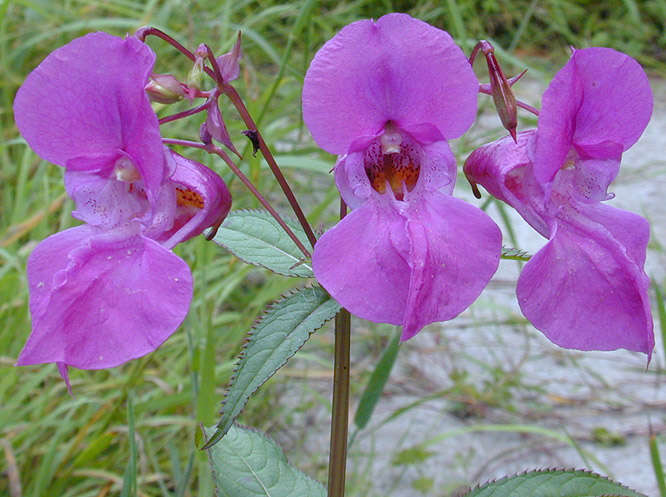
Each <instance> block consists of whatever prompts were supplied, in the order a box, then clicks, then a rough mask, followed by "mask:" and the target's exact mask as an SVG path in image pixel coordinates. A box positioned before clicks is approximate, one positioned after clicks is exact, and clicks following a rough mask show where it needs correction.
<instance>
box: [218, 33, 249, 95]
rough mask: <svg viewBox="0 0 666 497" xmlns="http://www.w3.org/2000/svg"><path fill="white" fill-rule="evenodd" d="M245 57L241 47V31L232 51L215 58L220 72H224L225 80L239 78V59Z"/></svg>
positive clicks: (223, 77)
mask: <svg viewBox="0 0 666 497" xmlns="http://www.w3.org/2000/svg"><path fill="white" fill-rule="evenodd" d="M242 57H243V49H242V47H241V32H240V31H239V32H238V37H237V38H236V43H234V47H233V48H232V49H231V51H230V52H227V53H225V54H222V55H220V56H219V57H217V58H216V59H215V60H216V61H217V65H218V66H219V68H220V73H221V74H222V79H223V80H224V81H225V82H227V83H228V82H230V81H233V80H234V79H236V78H238V75H239V74H240V64H239V61H240V59H241V58H242Z"/></svg>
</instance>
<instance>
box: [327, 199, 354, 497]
mask: <svg viewBox="0 0 666 497" xmlns="http://www.w3.org/2000/svg"><path fill="white" fill-rule="evenodd" d="M346 213H347V206H346V205H345V203H344V201H343V200H342V199H340V218H341V219H342V218H343V217H344V216H345V214H346ZM350 343H351V316H350V314H349V311H347V310H346V309H341V310H340V312H338V314H337V316H335V366H334V369H333V419H332V420H331V450H330V456H329V461H328V497H344V495H345V475H346V471H347V436H348V432H349V349H350Z"/></svg>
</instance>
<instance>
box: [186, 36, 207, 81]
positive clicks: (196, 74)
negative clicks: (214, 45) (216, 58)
mask: <svg viewBox="0 0 666 497" xmlns="http://www.w3.org/2000/svg"><path fill="white" fill-rule="evenodd" d="M207 53H208V51H207V49H206V45H204V44H203V43H202V44H201V45H199V47H198V48H197V49H196V51H195V52H194V57H195V58H194V65H193V66H192V69H190V72H189V74H188V75H187V86H189V87H190V88H193V89H195V90H201V82H202V81H203V75H204V59H205V58H206V55H207Z"/></svg>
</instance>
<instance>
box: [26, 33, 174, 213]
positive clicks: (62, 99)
mask: <svg viewBox="0 0 666 497" xmlns="http://www.w3.org/2000/svg"><path fill="white" fill-rule="evenodd" d="M154 61H155V54H154V53H153V51H152V50H151V49H150V48H149V47H148V46H147V45H145V44H143V43H141V42H139V41H138V40H137V39H136V38H132V37H130V38H127V39H121V38H117V37H115V36H111V35H109V34H106V33H101V32H100V33H92V34H89V35H86V36H84V37H82V38H77V39H75V40H73V41H72V42H70V43H68V44H67V45H65V46H63V47H60V48H58V49H57V50H55V51H54V52H52V53H51V54H50V55H49V56H48V57H46V59H44V61H43V62H42V63H41V64H40V65H39V66H38V67H37V68H36V69H35V70H34V71H32V72H31V73H30V74H29V75H28V77H27V78H26V80H25V82H24V83H23V85H22V86H21V88H19V91H18V93H17V94H16V99H15V100H14V117H15V119H16V124H17V126H18V128H19V130H20V132H21V134H22V135H23V137H24V138H25V139H26V141H27V142H28V144H29V145H30V146H31V147H32V148H33V149H34V150H35V152H36V153H37V154H38V155H39V156H40V157H42V158H43V159H46V160H48V161H51V162H53V163H55V164H58V165H60V166H63V167H70V166H69V164H70V161H71V167H72V168H73V169H77V170H82V169H84V168H85V170H88V171H99V170H101V169H104V168H106V169H108V168H109V167H111V166H112V164H113V158H114V157H117V158H120V157H121V153H120V151H123V152H124V153H125V154H126V155H127V156H128V157H129V158H130V159H131V160H132V162H133V163H134V166H135V167H136V168H137V169H138V171H139V172H140V174H141V176H142V178H143V180H144V183H145V185H146V189H147V192H148V196H149V198H150V199H151V200H154V198H155V196H156V195H157V191H158V189H159V186H160V184H161V182H162V180H163V177H164V164H163V163H164V159H163V156H162V143H161V138H160V133H159V124H158V122H157V116H155V113H154V112H153V110H152V108H151V106H150V102H149V100H148V97H147V96H146V93H145V91H144V85H145V84H146V82H147V80H148V76H149V74H150V71H151V70H152V67H153V63H154Z"/></svg>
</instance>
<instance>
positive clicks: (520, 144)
mask: <svg viewBox="0 0 666 497" xmlns="http://www.w3.org/2000/svg"><path fill="white" fill-rule="evenodd" d="M534 135H535V130H529V131H524V132H522V133H518V137H517V138H518V141H517V143H514V141H513V139H512V138H511V137H508V136H507V137H504V138H502V139H500V140H497V141H495V142H492V143H489V144H488V145H484V146H483V147H480V148H477V149H476V150H475V151H474V152H472V154H471V155H470V156H469V157H468V158H467V160H466V161H465V166H464V168H463V169H464V171H465V175H466V176H467V178H468V179H469V180H470V181H472V182H474V183H477V184H479V185H482V186H483V187H484V188H485V189H486V190H488V192H490V194H492V195H493V196H494V197H496V198H498V199H500V200H502V201H503V202H506V203H507V204H509V205H510V206H512V207H513V208H514V209H516V210H517V211H518V213H519V214H520V215H521V216H522V217H523V219H525V220H526V221H527V222H528V223H529V224H530V226H532V227H533V228H534V229H535V230H537V231H538V232H539V233H541V234H542V235H543V236H545V237H548V236H550V233H551V230H552V226H553V223H554V216H553V215H550V214H548V210H549V209H548V208H547V205H546V204H545V202H546V195H545V192H544V190H543V188H542V187H541V185H540V184H539V183H538V182H537V181H536V179H535V178H534V175H533V173H532V163H531V161H530V159H529V154H528V152H529V150H530V147H531V145H532V142H533V140H534Z"/></svg>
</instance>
